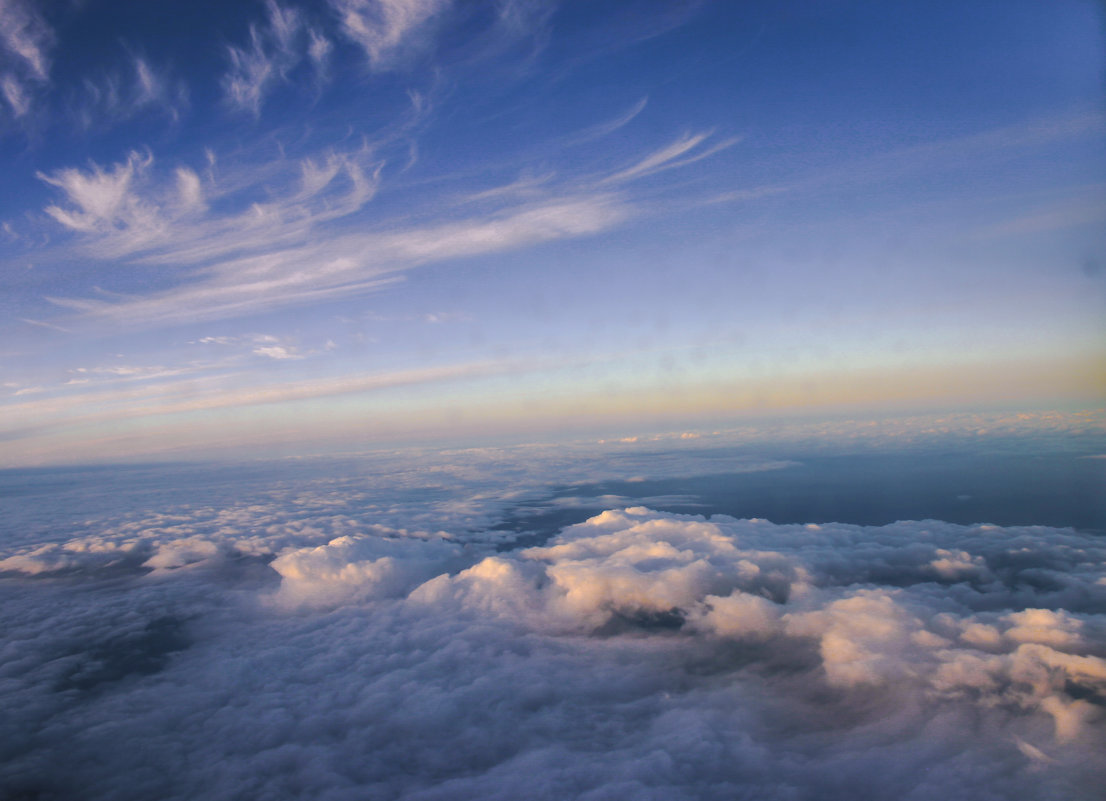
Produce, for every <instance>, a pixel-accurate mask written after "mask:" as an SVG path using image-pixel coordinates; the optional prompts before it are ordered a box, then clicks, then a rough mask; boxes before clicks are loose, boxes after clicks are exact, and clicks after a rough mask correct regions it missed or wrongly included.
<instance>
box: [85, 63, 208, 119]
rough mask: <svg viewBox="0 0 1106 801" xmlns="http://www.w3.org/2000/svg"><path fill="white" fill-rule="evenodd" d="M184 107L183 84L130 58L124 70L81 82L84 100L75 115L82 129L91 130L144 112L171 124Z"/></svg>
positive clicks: (157, 68) (165, 73)
mask: <svg viewBox="0 0 1106 801" xmlns="http://www.w3.org/2000/svg"><path fill="white" fill-rule="evenodd" d="M187 106H188V88H187V86H186V84H185V82H184V81H183V80H178V79H175V78H174V77H173V76H172V75H171V73H170V71H169V69H167V68H164V67H159V66H155V65H154V64H153V63H152V62H151V61H150V60H149V59H148V58H146V57H144V56H141V55H131V56H130V57H129V59H128V63H127V66H126V68H124V69H120V70H116V71H115V72H112V73H110V74H108V75H105V76H103V77H102V78H99V79H93V78H86V79H85V81H84V96H83V98H81V100H80V101H79V102H78V103H77V107H76V110H75V115H76V116H77V118H78V119H79V120H80V122H81V124H82V125H83V126H84V127H86V128H93V127H96V126H100V125H103V124H105V123H108V124H115V123H119V122H123V121H125V120H129V119H131V118H133V117H135V116H137V115H138V114H142V113H144V112H161V113H163V114H165V115H166V116H167V117H169V119H171V120H174V121H175V120H178V119H180V116H181V114H182V113H183V111H184V110H185V108H186V107H187Z"/></svg>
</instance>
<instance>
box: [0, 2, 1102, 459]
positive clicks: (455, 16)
mask: <svg viewBox="0 0 1106 801" xmlns="http://www.w3.org/2000/svg"><path fill="white" fill-rule="evenodd" d="M1103 31H1104V23H1103V14H1102V7H1101V5H1100V4H1097V3H1092V2H1074V0H1058V1H1057V2H1048V3H1042V2H1039V0H1032V1H1030V2H1020V1H1019V0H1001V2H973V3H970V4H964V3H959V2H911V3H877V2H845V1H842V2H819V3H814V2H782V3H781V2H742V3H737V2H732V3H731V2H718V3H690V2H587V3H584V2H564V3H559V4H558V3H553V2H541V1H540V0H502V2H494V3H493V2H487V3H462V2H450V0H330V2H323V3H305V2H292V1H291V0H289V2H280V3H277V2H267V3H264V2H256V3H255V2H241V3H223V2H196V1H195V0H192V1H191V2H187V3H177V2H159V3H149V2H123V1H122V0H89V1H88V2H51V3H29V2H19V1H17V0H0V160H2V161H0V164H2V169H0V181H2V182H3V191H2V192H0V270H2V273H0V276H2V277H0V282H2V283H0V286H2V292H0V303H2V306H0V309H2V312H0V454H3V455H2V456H0V465H3V466H12V465H20V464H36V463H50V462H64V461H94V460H112V459H125V458H150V457H165V456H190V455H199V454H210V453H214V452H216V451H218V450H219V449H220V448H222V449H226V450H228V451H230V452H234V453H238V454H241V453H252V452H258V453H260V452H262V451H265V452H274V449H275V452H281V451H282V449H287V450H293V451H294V450H303V449H307V450H310V449H312V448H322V449H334V448H343V447H362V446H365V445H367V444H372V443H374V442H382V441H391V440H395V439H404V438H415V437H439V438H443V437H458V436H488V435H510V434H513V433H518V432H524V431H535V430H542V431H547V432H548V431H552V430H558V429H559V430H584V429H588V430H603V429H605V428H618V429H620V430H621V429H627V428H632V427H633V426H656V425H685V424H694V423H696V422H708V421H709V422H711V423H713V422H716V421H719V420H725V419H728V418H732V417H733V416H734V415H736V414H749V413H764V412H771V413H781V412H794V411H802V412H809V411H822V412H825V411H827V410H841V409H849V410H860V411H862V412H863V413H876V412H886V411H888V410H896V409H911V410H917V409H937V408H966V407H971V408H979V407H987V406H991V407H997V406H1005V407H1008V408H1009V407H1017V406H1021V407H1025V408H1040V407H1042V406H1048V405H1067V406H1072V405H1075V406H1101V405H1102V403H1103V399H1104V397H1106V389H1104V383H1106V382H1104V379H1103V369H1102V367H1103V364H1104V361H1103V352H1104V350H1106V348H1104V346H1103V342H1106V323H1104V321H1106V314H1104V312H1106V225H1103V223H1104V221H1106V191H1104V187H1106V159H1104V155H1106V154H1104V152H1103V148H1102V142H1103V140H1104V133H1106V131H1104V129H1106V115H1104V108H1103V97H1104V94H1103V77H1104V71H1106V66H1104V60H1103V58H1104V56H1103V54H1104V51H1106V48H1104V46H1103V45H1104V35H1103ZM266 449H268V450H267V451H266Z"/></svg>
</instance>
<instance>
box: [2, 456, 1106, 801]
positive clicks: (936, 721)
mask: <svg viewBox="0 0 1106 801" xmlns="http://www.w3.org/2000/svg"><path fill="white" fill-rule="evenodd" d="M397 464H398V463H397ZM463 464H464V460H458V461H457V463H456V465H455V468H450V469H449V470H447V472H446V473H441V474H440V476H441V478H442V484H441V485H435V484H434V483H433V482H428V478H429V477H433V476H434V475H435V474H434V472H433V471H428V470H427V469H425V466H423V467H420V468H419V469H417V470H415V469H414V468H412V469H413V472H411V473H410V474H408V475H402V474H401V472H402V471H398V472H397V471H392V472H390V468H389V466H388V465H387V464H383V465H382V466H381V472H380V473H379V475H378V476H376V477H372V476H368V475H366V476H364V477H362V478H359V479H348V480H345V481H343V482H337V483H335V482H333V481H322V480H318V481H314V482H306V481H305V480H304V478H303V475H306V474H302V473H301V474H300V477H299V478H297V479H296V480H295V481H280V480H278V481H275V482H274V480H273V478H272V476H268V477H266V476H262V475H260V474H259V475H255V476H253V477H252V478H251V477H250V476H249V475H246V476H244V477H242V478H241V479H240V480H239V481H238V482H237V483H236V482H235V481H227V482H222V481H219V482H217V483H219V484H220V485H222V484H225V489H224V490H222V493H223V494H222V495H220V494H219V492H209V493H208V494H207V495H206V498H205V499H206V500H207V501H209V503H206V504H205V503H196V502H195V499H198V498H199V497H205V496H195V495H193V498H194V501H193V502H192V503H189V504H181V503H180V502H179V500H174V499H175V498H178V496H179V497H186V496H188V493H187V492H183V491H182V492H167V491H166V490H160V489H159V490H158V492H159V493H160V495H155V496H150V495H146V496H145V497H148V498H150V499H151V500H150V501H149V509H148V511H146V512H143V513H139V514H136V513H134V512H127V511H123V510H122V509H121V507H118V506H117V507H116V508H115V509H114V510H112V511H110V513H109V514H107V515H103V514H101V515H99V516H94V517H93V518H91V519H89V520H86V521H85V522H83V523H78V522H76V519H74V521H72V522H70V523H69V524H68V534H67V535H65V534H63V535H60V536H59V533H58V532H59V528H58V525H57V522H58V521H57V518H56V515H57V512H54V513H53V514H54V515H55V522H54V524H52V525H47V526H43V527H42V528H41V532H47V531H49V532H52V535H51V536H47V535H46V534H45V533H36V530H35V526H34V518H30V517H29V518H26V519H25V520H24V523H25V535H24V537H22V538H21V539H20V538H17V539H15V540H13V541H12V542H13V544H12V545H11V546H10V547H9V548H8V549H7V553H4V554H2V556H3V557H4V558H3V559H2V560H0V570H3V571H4V576H5V578H4V579H2V580H0V595H2V598H0V600H3V606H2V607H0V608H2V609H3V613H2V614H3V619H4V625H5V627H6V631H8V632H9V634H8V635H6V637H5V640H4V642H3V651H2V652H0V656H2V660H0V694H2V696H3V698H2V699H0V700H2V701H3V703H4V706H5V709H7V710H9V714H8V715H7V716H5V719H4V721H3V723H2V724H0V751H2V753H3V757H4V759H3V764H4V767H3V769H2V771H0V785H2V786H3V788H4V791H5V792H6V793H8V794H9V795H11V794H14V795H15V796H17V797H18V796H19V795H20V794H24V795H29V796H34V795H35V794H38V795H39V796H40V797H46V798H51V797H65V796H66V795H70V794H72V793H74V792H78V789H79V792H80V793H81V795H82V796H83V797H85V798H90V799H101V798H104V799H106V798H115V799H124V798H136V799H137V798H148V797H153V796H156V797H162V798H168V799H172V798H194V797H200V796H202V797H207V798H233V797H246V796H249V797H270V798H298V797H306V796H310V797H312V798H326V799H340V798H366V797H369V798H396V799H398V798H404V799H432V798H441V799H446V798H449V799H458V798H473V799H476V798H482V799H483V798H504V799H506V798H518V797H533V798H550V799H552V798H566V797H571V798H616V797H631V796H632V797H635V798H654V799H668V798H677V797H678V798H718V799H723V798H725V799H732V798H750V799H751V798H781V799H813V798H820V799H825V798H829V799H832V798H855V797H857V795H858V794H862V795H864V796H865V797H871V798H881V799H882V798H886V799H891V798H896V799H898V798H914V799H923V798H934V797H945V798H949V799H968V798H971V799H977V798H981V797H983V798H986V797H1018V798H1030V799H1045V798H1048V799H1073V800H1074V799H1081V798H1089V797H1092V795H1093V792H1092V789H1093V788H1095V787H1097V786H1098V785H1099V784H1100V783H1101V781H1102V780H1103V779H1104V778H1106V764H1104V763H1103V760H1102V757H1101V753H1100V748H1099V747H1098V746H1099V743H1100V741H1101V736H1102V733H1103V730H1104V728H1106V716H1104V714H1103V708H1104V706H1106V579H1104V578H1103V576H1104V570H1103V568H1104V566H1106V545H1104V544H1103V543H1102V541H1101V540H1100V539H1098V538H1095V537H1093V536H1091V535H1086V534H1081V533H1078V532H1076V531H1073V530H1070V529H1066V530H1065V529H1050V528H1043V527H1020V528H1019V527H1010V528H999V527H995V526H988V525H977V526H958V525H953V524H950V523H943V522H939V521H932V520H930V521H922V522H900V523H896V524H893V525H889V526H883V527H876V528H865V527H860V526H853V525H845V524H836V523H835V524H823V525H820V526H819V525H776V524H773V523H770V522H768V521H764V520H755V519H753V520H738V519H734V518H730V517H725V516H714V517H711V518H705V517H700V516H689V515H676V514H671V513H663V512H656V511H652V510H650V509H648V508H645V507H640V506H636V507H635V506H631V507H628V508H611V509H608V510H607V511H603V512H601V513H599V514H595V515H594V516H592V517H591V518H590V519H588V520H587V521H586V522H584V523H580V524H577V525H573V526H569V527H567V528H565V529H564V530H563V531H561V532H560V534H558V535H557V536H556V537H554V538H553V539H551V540H549V541H548V542H546V543H545V544H544V545H542V546H540V547H532V548H524V549H516V550H511V549H510V542H509V541H504V540H503V539H502V537H501V536H499V535H497V534H496V532H495V531H493V530H492V528H491V525H490V524H491V523H492V521H493V520H494V519H495V517H496V515H497V514H498V512H497V509H500V508H501V505H500V504H501V500H502V498H503V497H504V493H502V492H499V493H498V494H496V495H495V496H494V497H498V498H499V499H500V501H495V500H494V499H493V496H491V495H488V494H487V493H486V491H485V492H479V491H476V487H477V485H483V482H485V481H486V480H487V479H486V476H485V477H483V478H479V479H477V480H476V481H477V483H476V484H472V483H469V484H468V485H467V486H468V489H467V490H450V491H443V489H442V488H443V487H444V486H446V485H452V486H456V487H461V486H465V482H466V479H465V468H463V466H462V465H463ZM458 470H459V471H460V472H457V471H458ZM479 473H480V471H479V470H478V471H477V474H479ZM474 475H476V474H474ZM502 478H503V477H502V476H500V480H501V481H502ZM149 480H150V481H153V480H154V478H151V479H149ZM458 481H459V482H460V483H458ZM250 482H253V483H250ZM151 486H161V485H160V484H157V485H155V484H151ZM251 487H252V488H253V489H251ZM357 487H361V489H357ZM465 493H470V494H465ZM473 493H475V494H473ZM508 495H509V493H508ZM137 497H142V496H141V495H140V496H137ZM159 497H160V500H159ZM235 498H238V500H234V499H235ZM606 500H607V501H608V502H609V501H611V500H614V499H606ZM570 502H571V501H570V500H566V503H570ZM80 506H81V507H82V508H84V509H89V510H94V509H95V508H96V507H95V504H90V503H88V502H87V500H86V501H85V502H83V503H81V504H80ZM108 508H109V509H111V506H110V504H109V506H108ZM88 513H89V512H86V513H85V514H88ZM93 514H94V515H95V513H94V512H93ZM82 529H83V530H82ZM504 548H506V550H504ZM27 732H34V734H33V735H32V736H31V737H27V736H26V733H27ZM62 749H64V758H62V757H61V753H62Z"/></svg>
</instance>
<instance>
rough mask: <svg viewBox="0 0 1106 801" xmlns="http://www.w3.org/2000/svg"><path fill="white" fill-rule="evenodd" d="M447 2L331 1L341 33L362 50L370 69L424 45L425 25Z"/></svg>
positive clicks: (383, 67)
mask: <svg viewBox="0 0 1106 801" xmlns="http://www.w3.org/2000/svg"><path fill="white" fill-rule="evenodd" d="M450 5H451V0H331V6H332V8H333V9H334V11H335V13H336V14H337V15H338V17H339V18H340V19H341V22H342V32H343V33H344V34H345V35H346V36H347V37H348V38H349V39H351V40H353V41H354V42H355V43H357V44H358V45H359V46H360V47H361V48H362V49H363V50H364V51H365V55H366V56H367V57H368V59H369V63H370V64H371V65H372V67H373V69H386V68H388V67H390V66H392V65H393V64H395V63H396V62H397V61H399V60H400V59H401V58H402V56H403V55H404V54H406V53H409V52H411V51H414V50H417V49H418V48H419V47H423V46H425V45H426V42H427V39H426V37H425V31H426V27H427V23H428V22H429V21H430V20H431V19H432V18H433V17H434V16H435V15H437V14H440V13H442V12H443V11H444V10H446V9H447V8H448V7H449V6H450Z"/></svg>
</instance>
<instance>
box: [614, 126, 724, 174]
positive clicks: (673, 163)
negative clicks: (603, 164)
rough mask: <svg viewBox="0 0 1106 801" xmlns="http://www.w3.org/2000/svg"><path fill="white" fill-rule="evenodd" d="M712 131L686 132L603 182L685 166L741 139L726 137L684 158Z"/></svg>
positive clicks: (708, 136)
mask: <svg viewBox="0 0 1106 801" xmlns="http://www.w3.org/2000/svg"><path fill="white" fill-rule="evenodd" d="M711 135H712V132H709V131H708V132H705V133H698V134H691V133H686V134H684V135H683V136H681V137H680V138H679V139H677V140H676V141H674V142H672V144H670V145H667V146H666V147H663V148H661V149H660V150H657V151H655V152H653V153H650V154H649V155H648V156H646V157H645V158H643V159H642V160H641V161H639V162H638V163H636V164H634V165H633V166H631V167H627V168H626V169H624V170H621V171H619V172H616V173H614V174H613V175H610V176H608V177H607V178H605V179H603V183H622V182H624V181H631V180H634V179H635V178H642V177H644V176H646V175H652V174H653V173H656V172H660V171H661V170H670V169H674V168H676V167H683V166H684V165H686V164H692V163H694V162H696V161H699V160H700V159H705V158H707V157H708V156H712V155H714V154H715V153H718V152H719V151H721V150H724V149H726V148H728V147H732V146H733V145H735V144H737V143H738V142H739V141H740V140H739V139H737V138H731V139H726V140H724V141H722V142H719V143H716V144H714V145H712V146H711V147H708V148H705V149H703V150H700V151H699V152H698V153H695V154H694V155H689V156H687V157H686V158H683V157H684V156H685V155H686V154H689V153H691V151H693V150H695V149H696V148H698V147H699V145H701V144H703V143H704V142H705V141H706V140H707V139H708V138H710V136H711Z"/></svg>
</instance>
